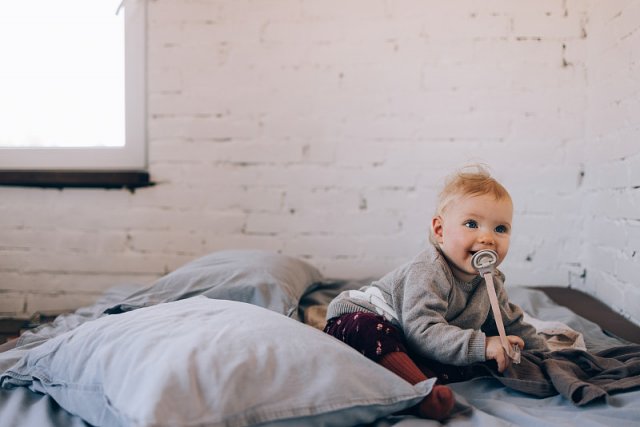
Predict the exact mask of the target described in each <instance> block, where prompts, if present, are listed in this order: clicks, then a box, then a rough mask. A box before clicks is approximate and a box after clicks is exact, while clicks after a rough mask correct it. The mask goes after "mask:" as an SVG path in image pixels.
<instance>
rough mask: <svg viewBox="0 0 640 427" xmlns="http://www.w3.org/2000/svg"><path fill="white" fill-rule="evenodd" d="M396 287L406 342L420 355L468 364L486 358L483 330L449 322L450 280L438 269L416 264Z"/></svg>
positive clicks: (446, 361)
mask: <svg viewBox="0 0 640 427" xmlns="http://www.w3.org/2000/svg"><path fill="white" fill-rule="evenodd" d="M404 280H405V284H404V286H399V287H398V288H397V289H396V290H397V291H398V292H399V294H396V295H395V297H396V298H397V302H398V304H399V306H398V307H397V311H398V313H401V316H400V317H401V319H400V322H401V325H402V329H403V332H404V334H405V337H406V339H407V343H408V344H409V346H410V347H412V348H413V349H414V350H415V351H416V352H418V353H419V354H420V355H421V356H423V357H427V358H429V359H433V360H436V361H438V362H441V363H446V364H451V365H458V366H462V365H470V364H472V363H475V362H483V361H484V360H485V340H486V337H485V334H484V332H482V331H479V330H474V329H462V328H460V327H458V326H454V325H451V324H449V323H448V321H447V320H446V318H445V314H446V312H447V310H448V308H449V301H448V298H449V293H450V292H451V287H450V285H449V280H447V278H446V277H445V276H444V273H443V272H442V271H441V270H437V269H431V270H429V269H428V268H427V269H426V271H423V270H422V269H421V268H419V266H417V267H416V268H414V269H412V270H411V271H410V272H408V274H407V275H406V276H405V278H404Z"/></svg>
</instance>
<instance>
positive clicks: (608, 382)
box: [474, 345, 640, 406]
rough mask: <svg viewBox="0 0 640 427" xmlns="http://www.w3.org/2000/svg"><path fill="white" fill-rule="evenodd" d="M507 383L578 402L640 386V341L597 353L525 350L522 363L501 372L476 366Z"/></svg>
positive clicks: (524, 389)
mask: <svg viewBox="0 0 640 427" xmlns="http://www.w3.org/2000/svg"><path fill="white" fill-rule="evenodd" d="M474 371H475V374H476V375H478V374H480V375H482V373H483V372H484V374H486V375H490V376H492V377H493V378H495V379H496V380H498V381H500V382H501V383H502V384H504V385H505V386H507V387H509V388H512V389H514V390H517V391H521V392H523V393H527V394H530V395H533V396H537V397H548V396H554V395H556V394H558V393H559V394H561V395H562V396H564V397H565V398H566V399H568V400H570V401H571V402H573V403H574V404H575V405H577V406H582V405H586V404H587V403H590V402H592V401H594V400H596V399H600V398H603V397H604V396H606V395H609V394H613V393H616V392H622V391H627V390H632V389H636V388H639V387H640V345H623V346H617V347H613V348H610V349H607V350H603V351H599V352H597V353H595V354H593V353H589V352H586V351H582V350H574V349H570V350H560V351H554V352H540V351H525V352H523V353H522V361H521V363H520V364H519V365H511V366H510V367H509V368H508V369H507V370H506V371H505V373H504V375H502V374H500V373H498V372H497V371H496V370H495V369H494V367H493V366H492V365H490V364H479V365H477V366H476V367H474Z"/></svg>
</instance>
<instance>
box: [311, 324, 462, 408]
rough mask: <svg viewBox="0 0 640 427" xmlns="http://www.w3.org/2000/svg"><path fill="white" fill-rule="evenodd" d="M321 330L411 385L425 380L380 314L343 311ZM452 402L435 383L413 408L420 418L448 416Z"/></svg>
mask: <svg viewBox="0 0 640 427" xmlns="http://www.w3.org/2000/svg"><path fill="white" fill-rule="evenodd" d="M324 331H325V332H326V333H328V334H329V335H332V336H334V337H336V338H338V339H339V340H342V341H343V342H345V343H347V344H349V345H350V346H351V347H353V348H355V349H356V350H358V351H359V352H360V353H362V354H363V355H365V356H366V357H368V358H369V359H371V360H373V361H375V362H377V363H379V364H381V365H382V366H384V367H385V368H387V369H389V370H390V371H391V372H393V373H395V374H396V375H398V376H400V377H401V378H403V379H404V380H406V381H408V382H409V383H411V384H417V383H419V382H421V381H424V380H426V379H427V377H426V376H425V374H424V373H423V372H422V371H421V370H420V369H419V368H418V366H416V364H415V363H414V362H413V360H412V359H411V358H410V357H409V355H408V354H407V350H406V348H405V346H404V341H403V337H402V333H401V332H400V331H399V330H398V329H397V328H396V327H395V326H393V325H392V324H391V323H390V322H389V321H387V320H386V319H385V318H384V317H383V316H379V315H376V314H373V313H368V312H358V313H349V314H345V315H342V316H340V317H334V318H332V319H329V321H328V322H327V326H326V327H325V329H324ZM454 402H455V400H454V397H453V393H452V392H451V390H450V389H449V388H448V387H446V386H443V385H435V386H434V388H433V390H432V392H431V393H430V394H429V395H428V396H426V397H425V398H424V400H423V401H422V402H420V403H419V404H418V405H417V406H416V408H415V409H416V412H417V414H418V415H419V416H421V417H423V418H432V419H438V420H441V419H444V418H446V417H447V416H448V415H449V413H450V412H451V409H452V408H453V404H454Z"/></svg>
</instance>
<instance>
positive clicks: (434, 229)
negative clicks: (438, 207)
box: [431, 216, 443, 243]
mask: <svg viewBox="0 0 640 427" xmlns="http://www.w3.org/2000/svg"><path fill="white" fill-rule="evenodd" d="M431 234H432V235H433V237H434V238H435V239H436V242H438V243H442V240H443V239H442V217H440V216H434V217H433V218H432V219H431Z"/></svg>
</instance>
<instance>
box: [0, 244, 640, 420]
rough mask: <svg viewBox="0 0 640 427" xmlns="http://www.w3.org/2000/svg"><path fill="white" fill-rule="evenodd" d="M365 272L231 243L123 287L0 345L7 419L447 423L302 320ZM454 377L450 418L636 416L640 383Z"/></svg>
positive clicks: (570, 316)
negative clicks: (591, 395)
mask: <svg viewBox="0 0 640 427" xmlns="http://www.w3.org/2000/svg"><path fill="white" fill-rule="evenodd" d="M223 259H224V260H227V261H225V262H222V260H223ZM197 261H198V260H197ZM225 263H226V264H227V265H228V267H225V266H224V265H225ZM225 268H227V269H228V271H227V272H226V273H225V272H224V270H225ZM178 272H179V274H178ZM169 276H172V277H171V278H170V279H169ZM362 283H363V281H347V280H327V279H325V278H323V277H322V276H321V275H320V273H319V272H318V271H317V270H316V269H315V268H313V267H312V266H311V265H309V264H307V263H304V262H302V261H298V260H295V259H293V258H289V257H285V256H283V255H278V254H272V253H264V252H260V251H223V253H214V254H211V255H208V256H206V257H203V258H201V259H200V260H199V261H198V262H195V261H194V263H189V264H187V265H185V266H184V267H182V268H181V269H178V270H176V271H175V272H174V273H171V274H170V275H168V276H165V277H164V278H161V279H159V280H158V281H156V282H155V283H154V284H152V285H151V286H148V287H141V286H136V287H132V286H126V287H118V288H114V289H112V290H110V291H109V292H107V294H105V296H104V297H103V298H101V299H100V300H99V301H98V302H96V304H95V305H93V306H90V307H84V308H82V309H80V310H78V311H77V312H76V313H72V314H69V315H66V316H61V317H60V318H59V319H56V321H55V322H54V323H52V324H50V325H45V326H42V327H40V328H38V329H37V330H35V331H32V332H30V333H28V334H24V336H23V337H21V338H20V340H19V341H18V345H17V347H16V348H15V349H13V350H9V351H6V352H4V353H0V374H1V376H0V377H1V378H2V379H1V380H0V381H1V384H2V388H0V420H2V425H3V426H5V425H6V426H12V425H42V426H45V427H49V426H56V427H57V426H67V425H71V426H76V425H77V426H84V425H89V424H92V425H118V426H120V425H140V426H142V425H158V426H163V425H220V426H244V425H258V424H259V425H292V426H294V425H336V426H352V425H356V424H367V425H371V426H374V427H387V426H391V425H397V426H405V427H408V426H431V425H439V424H440V423H438V422H436V421H432V420H422V419H417V418H415V417H413V416H411V415H398V414H397V411H398V410H400V409H402V408H406V407H408V406H411V405H412V404H413V403H414V402H415V401H417V400H419V399H420V398H421V396H424V395H425V394H426V393H427V392H428V391H429V387H430V386H431V383H430V382H423V383H421V384H418V385H416V386H411V385H410V384H408V383H406V382H404V381H403V380H401V379H399V378H398V377H395V376H394V375H393V374H390V373H389V372H388V371H386V370H385V369H384V368H382V367H380V366H378V365H377V364H375V363H373V362H371V361H369V360H368V359H366V358H364V357H363V356H361V355H359V354H358V353H357V352H356V351H355V350H353V349H351V348H350V347H348V346H346V345H345V344H343V343H341V342H340V341H338V340H335V339H333V338H332V337H329V336H327V335H325V334H323V333H322V332H320V331H318V330H317V329H316V328H314V327H312V326H309V325H305V324H304V323H303V322H302V321H298V320H297V319H309V318H312V317H313V315H310V314H313V312H314V311H315V310H318V309H320V311H321V308H322V306H323V305H326V304H327V303H328V302H329V301H330V300H331V298H333V297H334V296H335V295H337V293H339V292H340V291H342V290H344V289H355V288H358V287H360V286H361V285H362ZM235 287H238V288H239V289H237V290H236V289H235ZM247 287H249V288H251V287H255V288H258V289H257V290H256V291H252V290H251V289H247ZM242 288H244V289H242ZM240 289H242V290H240ZM272 294H273V295H272ZM509 295H510V297H511V299H512V300H513V301H514V302H515V303H517V304H519V305H520V306H521V307H522V308H523V309H524V310H525V311H526V312H527V313H528V314H530V315H531V316H533V317H535V318H538V319H544V320H545V321H553V322H561V323H563V324H565V325H568V326H569V327H571V328H572V329H574V330H576V331H579V332H580V333H582V336H583V337H584V342H585V345H586V347H587V349H588V350H589V351H593V352H596V351H601V350H606V349H610V348H612V347H615V346H620V345H621V344H629V343H627V342H625V341H623V340H620V339H618V338H616V337H612V336H609V335H607V334H605V333H603V332H602V330H601V329H600V328H599V327H598V325H596V324H594V323H592V322H589V321H588V320H586V319H584V318H582V317H580V316H577V315H576V314H575V313H573V312H571V311H570V310H568V309H566V308H565V307H562V306H559V305H557V304H555V303H554V302H552V301H551V300H550V299H549V298H548V297H546V295H545V294H544V293H543V292H541V291H537V290H531V289H526V288H510V289H509ZM245 299H246V301H245ZM109 313H110V314H109ZM450 386H451V388H452V389H453V391H454V393H455V394H456V400H457V403H456V408H454V414H453V416H452V418H451V419H449V420H448V421H447V423H446V424H447V425H452V426H502V425H504V426H506V425H522V426H527V425H530V426H544V425H549V426H551V425H554V426H555V425H567V426H568V425H576V424H578V423H584V424H585V425H603V426H615V425H627V424H631V423H634V422H636V420H638V419H640V390H638V389H632V390H630V391H626V392H624V393H617V394H610V395H606V396H605V397H603V398H600V399H597V400H595V401H593V402H591V403H589V404H587V405H585V406H583V407H577V406H575V405H574V404H572V403H571V402H570V401H569V400H567V399H566V398H564V397H562V396H560V395H554V396H549V397H544V398H537V397H532V396H530V395H527V394H523V393H521V392H518V391H515V390H512V389H509V388H507V387H505V386H504V385H503V384H501V383H500V382H499V381H497V380H496V379H494V378H490V377H483V378H474V379H472V380H468V381H463V382H459V383H453V384H451V385H450ZM343 390H344V391H343ZM394 414H396V415H394Z"/></svg>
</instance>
